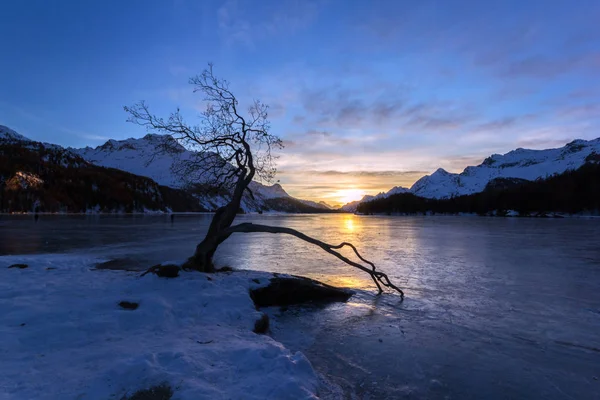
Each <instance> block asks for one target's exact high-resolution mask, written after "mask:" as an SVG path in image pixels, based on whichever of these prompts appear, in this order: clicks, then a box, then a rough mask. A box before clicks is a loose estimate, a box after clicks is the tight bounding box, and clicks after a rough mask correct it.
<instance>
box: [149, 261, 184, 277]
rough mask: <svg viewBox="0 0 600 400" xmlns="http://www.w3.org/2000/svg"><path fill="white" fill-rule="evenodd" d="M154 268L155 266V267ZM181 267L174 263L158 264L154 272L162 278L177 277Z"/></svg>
mask: <svg viewBox="0 0 600 400" xmlns="http://www.w3.org/2000/svg"><path fill="white" fill-rule="evenodd" d="M153 268H154V267H153ZM179 271H180V268H179V266H177V265H174V264H166V265H157V266H156V271H154V273H155V274H156V276H160V277H161V278H177V277H178V276H179Z"/></svg>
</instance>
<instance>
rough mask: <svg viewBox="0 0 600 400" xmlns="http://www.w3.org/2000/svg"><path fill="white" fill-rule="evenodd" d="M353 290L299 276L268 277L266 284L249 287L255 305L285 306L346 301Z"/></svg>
mask: <svg viewBox="0 0 600 400" xmlns="http://www.w3.org/2000/svg"><path fill="white" fill-rule="evenodd" d="M352 294H353V292H352V291H350V290H347V289H340V288H336V287H334V286H329V285H326V284H324V283H321V282H318V281H315V280H313V279H309V278H303V277H299V276H289V277H280V276H276V277H274V278H271V279H270V283H269V284H268V285H267V286H264V287H260V288H256V289H250V297H251V298H252V301H253V302H254V305H255V306H256V307H270V306H287V305H291V304H304V303H330V302H335V301H342V302H344V301H346V300H348V299H349V298H350V297H351V296H352Z"/></svg>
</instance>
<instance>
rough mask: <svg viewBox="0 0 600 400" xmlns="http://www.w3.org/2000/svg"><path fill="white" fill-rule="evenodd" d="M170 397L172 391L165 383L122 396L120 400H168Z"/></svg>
mask: <svg viewBox="0 0 600 400" xmlns="http://www.w3.org/2000/svg"><path fill="white" fill-rule="evenodd" d="M171 397H173V389H171V387H170V386H169V385H168V384H167V383H163V384H161V385H158V386H153V387H151V388H148V389H142V390H138V391H137V392H135V393H134V394H132V395H131V396H123V397H121V400H169V399H170V398H171Z"/></svg>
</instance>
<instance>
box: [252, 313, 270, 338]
mask: <svg viewBox="0 0 600 400" xmlns="http://www.w3.org/2000/svg"><path fill="white" fill-rule="evenodd" d="M268 331H269V316H268V315H267V314H265V313H263V314H262V315H261V317H260V318H259V319H257V320H256V322H255V323H254V330H253V331H252V332H254V333H258V334H259V335H264V334H265V333H267V332H268Z"/></svg>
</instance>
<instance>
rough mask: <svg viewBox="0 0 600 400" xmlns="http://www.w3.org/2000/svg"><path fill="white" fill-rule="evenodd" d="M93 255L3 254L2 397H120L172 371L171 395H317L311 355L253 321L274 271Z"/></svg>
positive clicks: (164, 378)
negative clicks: (260, 292) (108, 262)
mask: <svg viewBox="0 0 600 400" xmlns="http://www.w3.org/2000/svg"><path fill="white" fill-rule="evenodd" d="M17 262H19V263H27V264H29V268H27V269H14V268H12V269H8V268H7V267H8V266H9V265H11V264H13V263H17ZM92 262H93V260H86V259H82V258H81V257H80V256H79V257H77V256H68V255H36V256H18V257H17V256H4V257H0V321H1V322H0V359H1V360H2V362H1V363H0V398H2V399H58V398H60V399H81V400H84V399H85V400H87V399H102V400H106V399H121V398H123V396H127V395H131V394H132V393H133V392H135V391H136V390H139V389H144V388H148V387H150V386H153V385H158V384H161V383H163V382H167V383H168V384H169V385H170V386H171V387H172V388H173V390H174V396H173V399H204V398H210V399H267V398H270V399H287V398H289V399H303V398H304V399H310V398H316V397H317V389H318V385H319V380H318V377H317V375H316V373H315V372H314V370H313V368H312V367H311V364H310V363H309V361H308V360H307V359H306V358H305V357H304V355H303V354H302V353H299V352H298V353H292V352H290V351H289V350H287V349H286V348H285V347H283V346H282V345H281V344H280V343H278V342H276V341H275V340H273V339H272V338H270V337H269V336H266V335H257V334H255V333H253V332H252V329H253V327H254V322H255V321H256V320H257V319H258V318H259V317H260V315H261V314H260V312H258V311H256V309H255V308H254V305H253V303H252V301H251V300H250V298H249V296H248V289H249V288H250V287H252V286H258V284H256V283H255V282H253V279H258V280H259V282H260V284H265V283H267V281H268V277H269V276H270V275H269V274H267V273H261V272H250V271H248V272H236V273H233V274H213V275H211V276H210V279H212V280H209V277H208V276H207V275H205V274H200V273H183V274H182V276H180V277H179V278H176V279H165V278H158V277H156V276H154V275H146V276H145V277H143V278H139V277H138V275H139V274H136V273H131V272H123V271H98V270H91V269H90V266H91V264H92ZM53 268H56V269H53ZM120 301H130V302H138V303H139V308H138V309H136V310H124V309H122V308H121V307H119V305H118V303H119V302H120Z"/></svg>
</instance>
